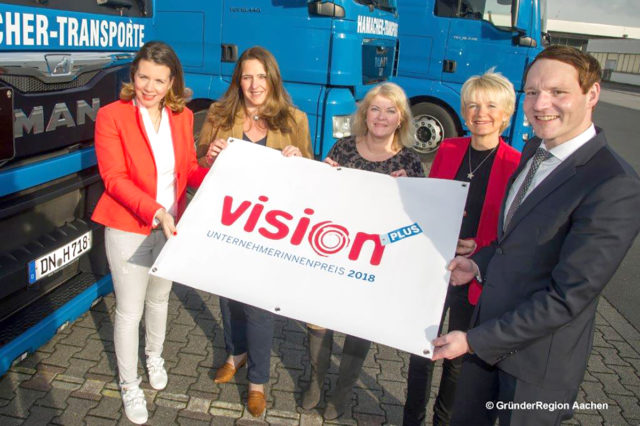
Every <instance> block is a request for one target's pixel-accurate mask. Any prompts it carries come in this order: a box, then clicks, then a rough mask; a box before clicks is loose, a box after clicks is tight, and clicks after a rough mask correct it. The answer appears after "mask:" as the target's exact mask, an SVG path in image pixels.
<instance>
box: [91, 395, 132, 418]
mask: <svg viewBox="0 0 640 426" xmlns="http://www.w3.org/2000/svg"><path fill="white" fill-rule="evenodd" d="M122 410H123V409H122V399H120V398H101V399H100V400H99V402H98V405H96V406H95V407H94V408H93V409H91V410H90V411H89V415H91V416H95V417H102V418H105V419H112V420H118V419H120V417H121V416H122V414H123V413H122ZM125 417H126V416H125Z"/></svg>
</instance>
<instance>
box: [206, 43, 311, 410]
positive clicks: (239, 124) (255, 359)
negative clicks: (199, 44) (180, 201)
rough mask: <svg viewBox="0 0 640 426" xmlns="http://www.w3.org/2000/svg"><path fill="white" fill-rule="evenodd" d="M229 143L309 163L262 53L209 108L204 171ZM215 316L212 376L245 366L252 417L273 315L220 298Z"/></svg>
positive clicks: (303, 136) (303, 129)
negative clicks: (220, 330) (217, 350)
mask: <svg viewBox="0 0 640 426" xmlns="http://www.w3.org/2000/svg"><path fill="white" fill-rule="evenodd" d="M229 137H234V138H237V139H244V140H246V141H249V142H253V143H257V144H261V145H265V146H267V147H270V148H275V149H279V150H281V151H282V154H283V155H285V156H303V157H307V158H312V151H311V141H310V137H309V123H308V121H307V116H306V114H305V113H304V112H302V111H300V110H298V109H296V108H295V107H294V106H293V105H292V103H291V99H290V97H289V95H288V94H287V92H286V91H285V89H284V87H283V85H282V78H281V77H280V70H279V69H278V64H277V63H276V60H275V58H274V57H273V55H272V54H271V53H269V51H267V50H266V49H264V48H262V47H252V48H250V49H248V50H246V51H245V52H244V53H243V54H242V55H241V56H240V59H239V60H238V62H237V64H236V68H235V70H234V71H233V76H232V79H231V84H230V85H229V88H228V89H227V91H226V93H225V94H224V96H223V97H222V98H221V99H220V100H219V101H218V102H216V103H214V104H212V105H211V107H210V108H209V112H208V114H207V119H206V121H205V123H204V124H203V126H202V129H201V131H200V137H199V140H198V147H197V156H198V162H199V163H200V164H201V165H202V166H205V167H210V166H211V165H212V164H213V162H214V161H215V160H216V158H217V157H218V154H220V152H221V151H222V150H223V149H224V148H225V147H226V146H227V138H229ZM220 310H221V312H222V321H223V327H224V341H225V347H226V349H227V352H228V354H229V356H228V358H227V361H226V362H225V363H224V364H223V365H222V367H220V368H219V369H218V371H217V372H216V377H215V382H216V383H226V382H228V381H229V380H231V379H232V378H233V376H234V374H235V373H236V371H237V370H238V369H239V368H240V367H242V366H243V365H245V363H246V364H247V367H248V368H247V369H248V373H247V378H248V379H249V400H248V402H247V406H248V409H249V412H250V413H251V414H252V415H253V416H255V417H258V416H260V415H262V413H263V412H264V409H265V407H266V400H265V397H264V384H265V383H267V382H268V380H269V363H270V360H271V341H272V337H273V315H272V314H271V313H270V312H267V311H265V310H262V309H259V308H256V307H254V306H250V305H246V304H244V303H240V302H237V301H234V300H229V299H227V298H224V297H220Z"/></svg>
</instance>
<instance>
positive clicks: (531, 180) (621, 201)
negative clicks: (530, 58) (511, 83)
mask: <svg viewBox="0 0 640 426" xmlns="http://www.w3.org/2000/svg"><path fill="white" fill-rule="evenodd" d="M525 80H526V83H525V93H526V98H525V102H524V108H525V113H526V115H527V118H528V120H529V122H530V123H531V124H532V126H533V129H534V130H535V133H536V135H537V137H536V138H533V139H532V140H531V141H529V142H528V143H527V145H526V146H525V148H524V150H523V155H522V159H521V162H520V165H519V166H518V169H517V170H516V172H515V173H514V175H513V176H512V177H511V180H510V181H509V184H508V189H507V196H506V198H505V200H504V201H503V206H502V211H501V215H500V219H499V224H498V236H497V239H496V241H494V242H493V244H491V245H490V246H488V247H486V248H484V249H482V250H481V251H479V252H478V253H477V254H476V255H474V256H473V257H472V258H466V257H460V256H458V257H456V258H455V259H454V260H453V261H452V262H451V263H450V265H449V269H450V270H451V284H452V285H461V284H465V283H467V282H469V281H470V280H471V279H472V278H474V277H477V278H479V279H480V280H481V281H482V282H483V285H484V289H483V292H482V296H481V298H480V302H479V304H478V307H477V308H476V311H475V313H474V317H473V319H472V328H471V329H470V330H469V331H468V332H467V333H464V332H461V331H454V332H451V333H449V334H446V335H444V336H440V337H438V338H437V339H435V340H434V345H435V347H436V348H435V352H434V357H433V359H434V360H436V359H441V358H454V357H456V356H459V355H461V354H464V353H469V354H470V355H468V356H467V357H466V359H465V362H464V364H463V367H462V372H461V375H460V381H459V383H458V388H457V393H456V402H455V405H454V413H453V419H452V424H460V425H468V424H474V425H476V424H487V425H489V424H493V423H494V422H495V420H496V418H498V419H499V420H500V424H501V425H505V424H513V425H523V424H530V425H545V424H559V423H560V422H561V421H562V420H564V419H567V418H571V416H572V414H573V409H572V407H573V403H574V402H575V400H576V396H577V393H578V386H579V385H580V383H581V381H582V379H583V376H584V372H585V370H586V367H587V359H588V357H589V353H590V351H591V345H592V340H593V328H594V319H595V313H596V307H597V303H598V297H599V296H600V293H601V292H602V290H603V288H604V286H605V285H606V284H607V282H608V281H609V280H610V278H611V277H612V275H613V274H614V272H615V271H616V269H617V268H618V265H619V264H620V262H621V261H622V259H623V258H624V256H625V254H626V252H627V250H628V249H629V247H630V245H631V244H632V242H633V240H634V238H635V236H636V235H637V233H638V230H639V228H640V214H639V213H640V180H638V176H637V175H636V173H635V172H634V171H633V169H632V168H631V167H630V166H629V165H628V164H627V163H626V162H624V160H622V159H620V158H619V157H618V155H617V154H616V153H615V152H613V150H612V149H611V148H610V147H609V146H608V145H607V142H606V139H605V136H604V132H603V131H602V130H601V129H599V128H597V127H595V126H594V125H593V123H592V121H591V119H592V111H593V108H594V107H595V105H596V103H597V102H598V98H599V94H600V84H599V80H600V66H599V64H598V62H597V61H596V60H595V59H594V58H593V57H592V56H590V55H587V54H584V53H582V52H580V51H578V50H576V49H573V48H570V47H565V46H551V47H548V48H547V49H545V50H544V51H543V52H541V53H540V54H539V55H538V56H537V57H536V59H535V61H534V62H533V63H532V64H531V65H530V67H529V69H528V70H527V73H526V75H525Z"/></svg>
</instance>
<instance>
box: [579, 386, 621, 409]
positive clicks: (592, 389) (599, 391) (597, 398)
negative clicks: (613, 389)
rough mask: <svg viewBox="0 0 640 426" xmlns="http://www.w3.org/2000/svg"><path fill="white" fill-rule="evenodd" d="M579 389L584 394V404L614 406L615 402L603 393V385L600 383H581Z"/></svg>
mask: <svg viewBox="0 0 640 426" xmlns="http://www.w3.org/2000/svg"><path fill="white" fill-rule="evenodd" d="M581 388H582V389H583V390H584V392H585V397H584V400H585V401H586V402H596V403H598V402H606V403H607V404H615V401H614V400H613V399H611V398H610V397H609V396H608V395H607V394H606V393H604V389H603V385H602V384H601V383H600V382H583V383H582V385H581Z"/></svg>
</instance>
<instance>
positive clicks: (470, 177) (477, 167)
mask: <svg viewBox="0 0 640 426" xmlns="http://www.w3.org/2000/svg"><path fill="white" fill-rule="evenodd" d="M496 148H498V145H496V146H494V147H493V148H492V149H491V151H489V153H488V154H487V155H485V157H484V158H483V159H482V161H481V162H480V164H478V165H477V166H476V168H475V169H473V170H471V143H469V173H467V177H468V178H469V180H471V179H473V177H474V176H475V175H474V173H475V172H477V171H478V169H479V168H480V166H482V165H483V164H484V162H485V161H487V159H488V158H489V157H491V154H493V152H494V151H495V150H496Z"/></svg>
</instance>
